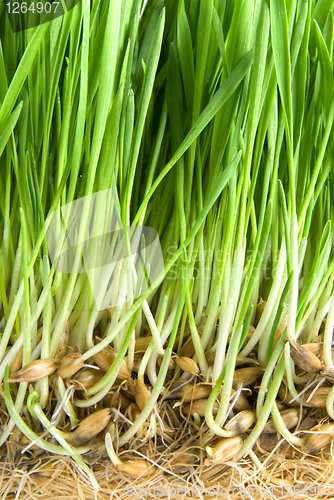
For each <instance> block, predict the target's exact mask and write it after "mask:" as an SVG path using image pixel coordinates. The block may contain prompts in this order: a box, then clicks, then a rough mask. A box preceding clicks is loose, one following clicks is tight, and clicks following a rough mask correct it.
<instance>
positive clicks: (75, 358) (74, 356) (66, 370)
mask: <svg viewBox="0 0 334 500" xmlns="http://www.w3.org/2000/svg"><path fill="white" fill-rule="evenodd" d="M83 365H84V359H83V356H82V354H80V353H79V352H72V353H71V354H68V355H67V356H64V357H63V358H62V359H61V360H60V363H59V366H58V369H57V376H58V377H61V378H62V379H67V378H69V377H72V375H74V374H75V373H76V372H77V371H79V370H80V368H82V367H83Z"/></svg>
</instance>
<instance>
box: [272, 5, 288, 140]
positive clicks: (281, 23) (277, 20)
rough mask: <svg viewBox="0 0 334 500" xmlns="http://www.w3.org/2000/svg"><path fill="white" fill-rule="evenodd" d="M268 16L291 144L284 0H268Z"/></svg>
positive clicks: (286, 24) (286, 26)
mask: <svg viewBox="0 0 334 500" xmlns="http://www.w3.org/2000/svg"><path fill="white" fill-rule="evenodd" d="M270 18H271V39H272V47H273V53H274V60H275V68H276V75H277V81H278V86H279V90H280V94H281V99H282V104H283V109H284V115H285V119H286V124H287V132H288V135H289V139H290V143H291V144H292V139H293V137H292V133H293V127H292V98H291V65H290V50H289V32H288V17H287V12H286V7H285V1H284V0H270Z"/></svg>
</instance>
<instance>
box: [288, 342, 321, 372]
mask: <svg viewBox="0 0 334 500" xmlns="http://www.w3.org/2000/svg"><path fill="white" fill-rule="evenodd" d="M289 343H290V353H291V357H292V359H293V360H294V362H295V363H296V365H298V366H299V368H301V369H302V370H304V371H306V372H309V373H319V372H320V371H321V370H322V369H323V367H324V366H323V364H322V363H321V361H320V359H319V358H318V357H317V356H316V355H315V354H313V352H312V351H310V350H309V349H307V348H306V347H304V346H302V345H299V344H297V342H296V341H295V340H294V339H293V338H289Z"/></svg>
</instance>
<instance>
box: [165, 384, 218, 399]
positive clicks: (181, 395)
mask: <svg viewBox="0 0 334 500" xmlns="http://www.w3.org/2000/svg"><path fill="white" fill-rule="evenodd" d="M211 390H212V387H211V385H204V384H186V385H184V384H182V385H180V387H177V386H176V387H174V388H172V389H171V390H170V392H169V393H168V394H167V395H166V396H165V397H164V400H165V401H175V400H182V401H183V402H184V403H189V402H190V401H196V400H198V399H205V398H208V397H209V396H210V394H211Z"/></svg>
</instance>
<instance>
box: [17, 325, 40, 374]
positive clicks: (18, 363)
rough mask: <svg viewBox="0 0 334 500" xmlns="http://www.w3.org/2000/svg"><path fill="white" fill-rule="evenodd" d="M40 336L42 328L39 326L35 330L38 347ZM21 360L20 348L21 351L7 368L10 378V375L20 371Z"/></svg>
mask: <svg viewBox="0 0 334 500" xmlns="http://www.w3.org/2000/svg"><path fill="white" fill-rule="evenodd" d="M42 334H43V327H42V326H41V328H39V329H38V330H37V334H36V345H38V344H39V343H40V341H41V340H42ZM22 359H23V347H21V349H20V350H19V352H18V353H17V355H16V356H15V358H14V359H13V361H12V363H11V365H10V367H9V376H11V375H12V373H15V372H18V371H19V370H20V369H21V367H22Z"/></svg>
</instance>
